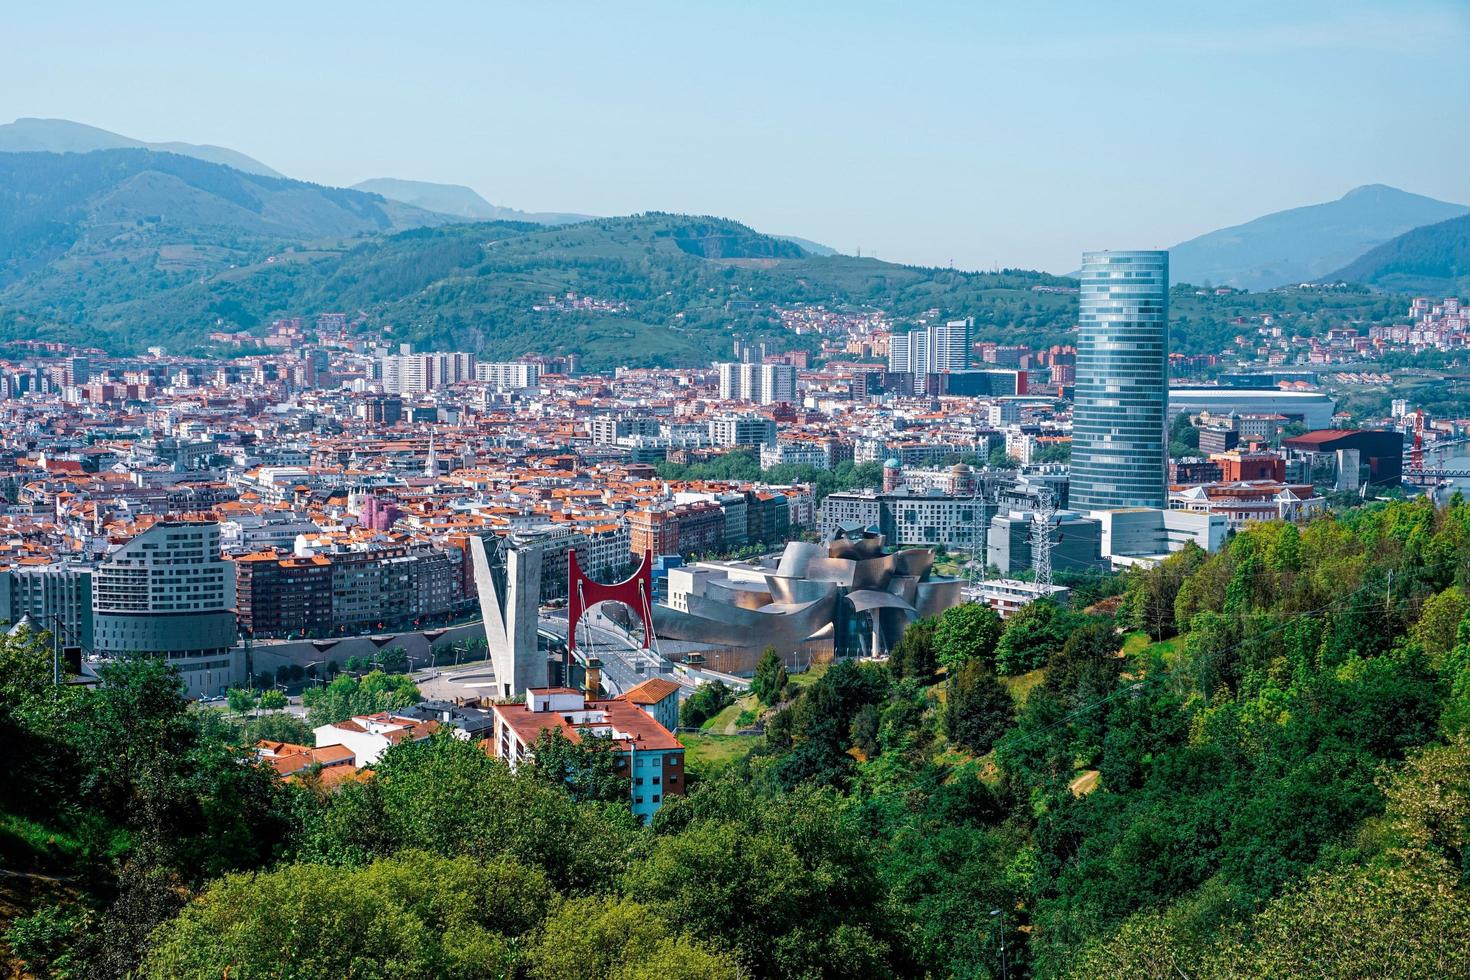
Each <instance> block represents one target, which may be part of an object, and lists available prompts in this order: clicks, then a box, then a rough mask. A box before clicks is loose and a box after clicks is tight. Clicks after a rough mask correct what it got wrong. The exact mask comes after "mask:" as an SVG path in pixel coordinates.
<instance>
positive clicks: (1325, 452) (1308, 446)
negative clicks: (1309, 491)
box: [1281, 429, 1404, 486]
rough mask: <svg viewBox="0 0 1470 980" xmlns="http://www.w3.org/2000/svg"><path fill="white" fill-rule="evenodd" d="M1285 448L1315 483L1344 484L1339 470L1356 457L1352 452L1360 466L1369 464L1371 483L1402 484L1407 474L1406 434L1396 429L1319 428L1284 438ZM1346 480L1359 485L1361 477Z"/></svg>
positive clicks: (1369, 481) (1291, 460) (1289, 455)
mask: <svg viewBox="0 0 1470 980" xmlns="http://www.w3.org/2000/svg"><path fill="white" fill-rule="evenodd" d="M1281 448H1282V449H1284V450H1286V452H1287V454H1288V460H1289V462H1295V463H1297V464H1298V465H1300V466H1303V467H1304V469H1305V471H1304V472H1303V473H1302V476H1303V478H1304V479H1310V480H1311V481H1312V482H1313V483H1327V482H1335V483H1337V484H1339V485H1340V486H1341V485H1344V483H1345V481H1344V480H1343V479H1342V476H1341V475H1340V473H1339V471H1340V467H1341V463H1342V461H1344V460H1347V459H1350V458H1352V457H1351V456H1350V455H1348V454H1356V457H1357V464H1358V466H1359V467H1360V468H1361V467H1366V468H1367V471H1368V472H1367V482H1368V484H1369V485H1370V486H1398V484H1399V482H1400V481H1401V480H1402V479H1403V475H1404V437H1403V434H1402V433H1399V432H1395V431H1393V430H1384V429H1318V430H1317V431H1315V432H1306V433H1303V434H1302V435H1299V436H1291V437H1290V438H1287V439H1283V440H1282V441H1281ZM1288 473H1290V469H1288ZM1324 477H1326V479H1324ZM1346 482H1347V484H1348V485H1353V486H1355V485H1356V484H1357V483H1358V482H1359V481H1358V480H1357V479H1356V478H1354V479H1352V480H1350V481H1346Z"/></svg>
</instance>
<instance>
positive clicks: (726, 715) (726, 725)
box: [699, 694, 760, 735]
mask: <svg viewBox="0 0 1470 980" xmlns="http://www.w3.org/2000/svg"><path fill="white" fill-rule="evenodd" d="M759 708H760V699H759V698H757V697H756V696H755V695H754V694H747V695H745V697H743V698H736V699H735V703H734V704H727V705H726V706H725V707H723V708H721V709H720V713H719V714H717V715H715V716H714V717H713V718H711V719H710V720H709V721H707V722H705V723H704V724H703V725H701V726H699V730H700V733H701V734H709V735H734V734H735V731H736V729H737V728H739V727H740V718H741V716H742V715H744V714H745V713H746V712H755V711H757V710H759ZM747 724H749V722H747Z"/></svg>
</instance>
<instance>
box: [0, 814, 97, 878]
mask: <svg viewBox="0 0 1470 980" xmlns="http://www.w3.org/2000/svg"><path fill="white" fill-rule="evenodd" d="M83 850H84V847H83V845H82V842H81V841H79V840H78V839H77V838H76V837H75V836H73V835H72V834H69V833H67V832H66V831H63V830H58V829H57V828H55V827H50V826H47V825H46V824H43V823H39V822H37V821H35V820H32V819H30V818H29V817H23V816H20V815H19V814H15V813H0V864H4V865H6V866H7V867H10V868H16V867H22V868H57V867H64V866H66V865H68V864H70V863H71V862H72V861H73V860H75V859H76V858H78V857H79V856H80V855H81V854H82V852H83Z"/></svg>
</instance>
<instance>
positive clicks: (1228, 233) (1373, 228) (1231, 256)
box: [1169, 184, 1470, 290]
mask: <svg viewBox="0 0 1470 980" xmlns="http://www.w3.org/2000/svg"><path fill="white" fill-rule="evenodd" d="M1467 213H1470V207H1466V206H1465V205H1463V204H1450V203H1447V202H1445V201H1436V200H1435V199H1434V198H1431V197H1424V196H1422V195H1419V194H1410V193H1408V192H1406V191H1401V190H1399V189H1397V188H1395V187H1388V186H1385V185H1383V184H1369V185H1367V186H1365V187H1359V188H1356V189H1354V190H1351V191H1348V192H1347V193H1346V194H1344V195H1343V196H1342V197H1341V198H1339V199H1338V200H1336V201H1328V202H1327V203H1325V204H1312V205H1308V206H1307V207H1301V208H1291V209H1290V210H1287V211H1277V212H1275V213H1274V214H1268V215H1264V216H1262V217H1260V218H1256V219H1255V220H1254V221H1247V222H1246V223H1245V224H1242V225H1236V226H1234V227H1233V228H1221V229H1220V230H1218V231H1212V232H1209V233H1208V234H1205V235H1200V236H1199V237H1198V238H1191V239H1190V240H1189V241H1187V242H1181V243H1179V244H1178V245H1175V246H1174V247H1173V248H1171V249H1169V276H1170V278H1171V279H1172V280H1173V281H1174V282H1188V283H1194V284H1195V285H1214V286H1234V287H1236V288H1238V289H1252V290H1260V289H1271V288H1273V287H1276V286H1285V285H1294V284H1296V283H1302V282H1314V281H1317V280H1320V279H1322V278H1325V277H1330V276H1331V275H1332V274H1333V273H1334V272H1336V271H1337V270H1338V269H1341V268H1343V267H1344V266H1346V265H1348V263H1350V262H1352V261H1353V260H1354V259H1356V258H1357V257H1358V256H1360V255H1363V254H1364V253H1365V252H1367V251H1369V250H1370V249H1373V248H1375V247H1377V246H1379V245H1382V244H1383V243H1384V242H1387V241H1389V240H1390V239H1392V238H1394V237H1395V236H1398V235H1401V234H1403V233H1404V232H1407V231H1409V230H1411V229H1413V228H1418V227H1420V226H1422V225H1428V224H1433V223H1435V222H1439V221H1444V220H1446V219H1449V218H1454V217H1458V216H1460V215H1462V214H1467Z"/></svg>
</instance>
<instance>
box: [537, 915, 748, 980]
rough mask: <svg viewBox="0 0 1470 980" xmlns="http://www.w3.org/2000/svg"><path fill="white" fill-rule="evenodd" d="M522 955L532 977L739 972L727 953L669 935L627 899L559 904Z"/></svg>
mask: <svg viewBox="0 0 1470 980" xmlns="http://www.w3.org/2000/svg"><path fill="white" fill-rule="evenodd" d="M526 959H527V960H528V961H529V962H530V967H531V971H530V972H531V976H532V977H533V978H536V980H563V978H565V977H585V978H586V980H633V978H640V977H648V978H650V980H653V978H655V977H656V978H659V980H703V978H710V980H721V978H727V980H736V978H737V977H738V976H739V975H740V971H739V969H738V967H737V965H736V963H735V961H734V960H733V959H732V958H731V957H729V956H728V955H725V954H722V953H717V952H714V951H712V950H711V949H709V948H707V947H705V946H702V945H700V944H699V943H697V942H695V941H694V940H692V939H690V938H688V937H686V936H677V935H673V934H672V930H671V929H670V928H669V926H668V925H667V924H666V923H665V922H664V921H663V920H662V919H661V918H660V917H659V916H658V915H657V914H656V913H655V912H654V911H653V910H652V909H650V908H648V907H646V906H644V905H640V904H638V903H637V902H634V901H631V900H629V899H626V898H623V899H609V898H602V897H595V896H594V897H587V898H573V899H570V900H568V901H567V902H565V903H563V904H562V906H561V907H560V908H559V909H557V911H556V913H555V914H553V915H552V916H551V917H550V918H549V919H548V920H547V921H546V925H545V928H544V929H543V930H542V931H541V934H540V936H539V938H538V939H537V941H536V944H535V945H534V946H532V947H531V948H530V949H529V950H528V951H527V954H526Z"/></svg>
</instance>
